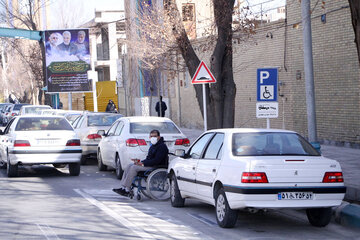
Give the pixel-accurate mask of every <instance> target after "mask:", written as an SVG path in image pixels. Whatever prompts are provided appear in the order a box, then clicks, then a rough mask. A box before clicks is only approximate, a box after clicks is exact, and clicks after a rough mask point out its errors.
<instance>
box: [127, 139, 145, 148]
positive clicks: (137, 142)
mask: <svg viewBox="0 0 360 240" xmlns="http://www.w3.org/2000/svg"><path fill="white" fill-rule="evenodd" d="M146 145H147V144H146V141H145V140H144V139H136V138H129V139H128V140H126V146H128V147H137V146H146Z"/></svg>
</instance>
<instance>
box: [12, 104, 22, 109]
mask: <svg viewBox="0 0 360 240" xmlns="http://www.w3.org/2000/svg"><path fill="white" fill-rule="evenodd" d="M22 106H24V104H15V106H14V108H13V110H20V108H21V107H22Z"/></svg>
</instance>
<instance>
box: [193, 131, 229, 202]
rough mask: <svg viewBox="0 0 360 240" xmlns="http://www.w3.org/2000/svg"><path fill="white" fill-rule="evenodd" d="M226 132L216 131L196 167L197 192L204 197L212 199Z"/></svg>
mask: <svg viewBox="0 0 360 240" xmlns="http://www.w3.org/2000/svg"><path fill="white" fill-rule="evenodd" d="M223 142H224V133H216V134H215V135H214V136H213V138H212V139H211V140H210V142H209V144H208V145H207V146H206V148H205V151H204V153H203V155H202V157H201V158H200V159H199V160H198V165H197V168H196V178H195V180H196V187H197V192H198V194H199V195H200V196H201V197H202V198H207V199H212V198H213V194H212V185H213V183H214V180H215V178H216V175H217V172H218V169H219V167H220V162H221V161H220V160H221V153H222V146H223Z"/></svg>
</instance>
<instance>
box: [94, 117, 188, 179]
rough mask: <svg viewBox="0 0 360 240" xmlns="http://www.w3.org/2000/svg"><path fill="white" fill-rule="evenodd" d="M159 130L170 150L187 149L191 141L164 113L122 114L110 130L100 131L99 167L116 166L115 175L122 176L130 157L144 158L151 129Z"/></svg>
mask: <svg viewBox="0 0 360 240" xmlns="http://www.w3.org/2000/svg"><path fill="white" fill-rule="evenodd" d="M154 129H156V130H158V131H159V132H160V136H161V137H163V138H164V142H165V144H166V145H167V146H168V148H169V152H174V151H175V150H176V149H186V148H187V147H188V146H189V145H190V141H189V139H188V138H186V136H185V135H184V134H183V133H182V132H181V130H180V129H179V128H178V127H177V126H176V125H175V123H174V122H173V121H171V120H170V119H168V118H163V117H123V118H120V119H118V120H117V121H116V122H114V124H113V125H112V126H111V128H110V129H109V131H108V132H107V133H106V134H104V132H102V133H99V134H101V135H104V136H103V138H102V139H101V141H100V143H99V146H98V151H97V156H98V167H99V170H101V171H105V170H106V169H107V166H110V167H112V168H115V169H116V177H117V178H119V179H121V177H122V174H123V171H124V169H125V168H126V166H127V165H129V164H130V163H132V161H131V159H134V158H137V159H141V160H142V159H145V158H146V156H147V153H148V150H149V147H150V138H149V136H150V132H151V130H154Z"/></svg>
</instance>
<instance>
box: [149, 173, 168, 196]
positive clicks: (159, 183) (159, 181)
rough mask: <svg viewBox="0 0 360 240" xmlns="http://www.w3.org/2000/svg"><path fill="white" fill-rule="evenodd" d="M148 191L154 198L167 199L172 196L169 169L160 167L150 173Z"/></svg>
mask: <svg viewBox="0 0 360 240" xmlns="http://www.w3.org/2000/svg"><path fill="white" fill-rule="evenodd" d="M147 192H148V193H149V195H150V196H151V198H152V199H154V200H167V199H169V198H170V185H169V179H168V178H167V169H165V168H159V169H156V170H154V171H152V172H151V173H150V174H149V176H148V177H147Z"/></svg>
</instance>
